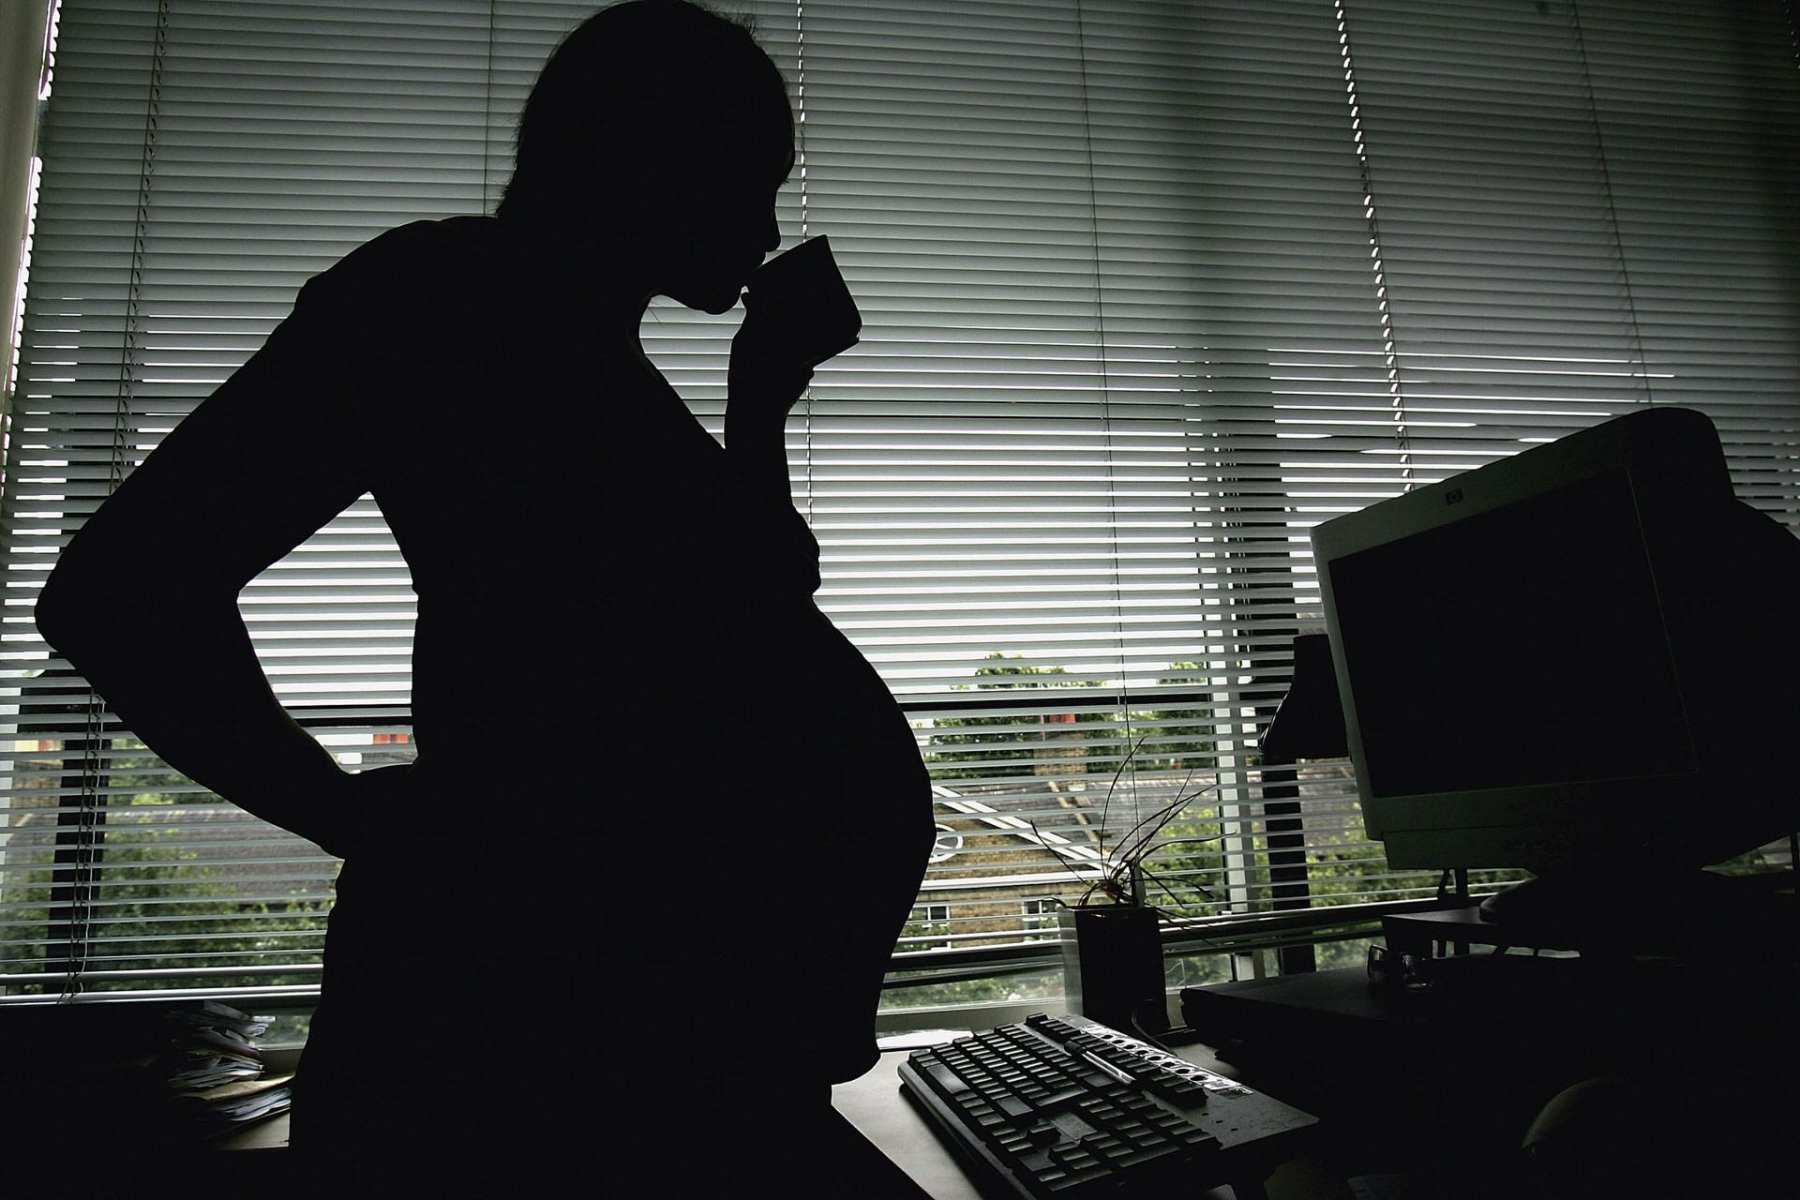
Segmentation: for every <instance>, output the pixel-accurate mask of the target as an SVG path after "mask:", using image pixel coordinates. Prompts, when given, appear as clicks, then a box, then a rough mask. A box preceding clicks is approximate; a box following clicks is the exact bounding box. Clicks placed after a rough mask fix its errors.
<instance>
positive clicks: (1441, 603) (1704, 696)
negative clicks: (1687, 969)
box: [1312, 407, 1800, 880]
mask: <svg viewBox="0 0 1800 1200" xmlns="http://www.w3.org/2000/svg"><path fill="white" fill-rule="evenodd" d="M1312 544H1313V551H1314V556H1315V560H1316V563H1317V566H1318V570H1319V575H1320V579H1321V583H1322V586H1323V591H1324V600H1325V618H1326V626H1327V630H1328V633H1329V635H1330V642H1331V654H1332V665H1333V667H1334V669H1335V672H1336V676H1337V683H1338V692H1339V696H1340V699H1341V700H1342V702H1343V706H1344V717H1345V727H1346V732H1347V733H1348V740H1349V748H1350V757H1351V760H1352V762H1353V763H1354V764H1355V768H1356V780H1357V788H1358V791H1359V794H1360V799H1361V802H1362V809H1363V817H1364V821H1365V824H1366V828H1367V830H1368V832H1369V834H1370V836H1372V837H1375V838H1379V839H1381V840H1382V841H1383V842H1384V843H1385V849H1386V853H1387V858H1388V862H1389V863H1390V865H1392V866H1395V867H1402V868H1415V867H1416V868H1449V867H1470V868H1488V867H1523V868H1526V869H1528V870H1531V871H1533V872H1535V873H1537V874H1539V875H1545V874H1555V873H1558V872H1569V873H1572V874H1573V873H1579V874H1580V875H1582V876H1583V877H1585V878H1588V879H1589V880H1594V879H1596V878H1597V879H1599V880H1611V879H1614V878H1615V877H1621V876H1623V874H1624V873H1625V872H1627V871H1630V872H1633V873H1635V875H1636V877H1637V878H1638V879H1640V880H1641V879H1644V878H1646V877H1647V876H1646V871H1647V869H1654V868H1662V869H1668V868H1698V867H1703V866H1706V865H1709V864H1714V863H1718V862H1721V861H1723V860H1725V859H1727V858H1730V857H1732V856H1734V855H1737V854H1740V853H1743V852H1744V851H1746V850H1750V849H1754V848H1755V847H1757V846H1760V845H1762V844H1764V843H1766V842H1768V841H1771V840H1774V839H1776V838H1779V837H1781V836H1782V835H1783V834H1785V833H1787V832H1789V831H1791V830H1793V829H1794V828H1795V827H1796V826H1797V825H1800V803H1797V797H1800V773H1797V772H1796V771H1795V770H1794V768H1793V767H1792V765H1791V764H1790V763H1789V761H1788V760H1789V757H1790V756H1789V753H1788V751H1789V747H1790V746H1791V745H1793V744H1794V743H1795V740H1796V738H1797V737H1800V619H1797V615H1796V607H1797V606H1800V539H1796V538H1795V537H1794V536H1793V535H1792V534H1791V533H1789V532H1788V530H1786V529H1785V528H1784V527H1783V526H1781V525H1780V524H1779V523H1778V522H1776V521H1774V520H1773V519H1771V518H1769V517H1767V516H1765V515H1764V514H1762V513H1760V512H1758V511H1757V510H1755V509H1753V508H1751V507H1750V506H1749V505H1747V504H1744V503H1742V502H1740V501H1739V500H1737V499H1736V498H1735V497H1734V496H1733V494H1732V487H1731V481H1730V476H1729V474H1728V473H1727V469H1726V465H1725V458H1724V454H1723V451H1722V450H1721V448H1720V445H1719V438H1718V433H1717V431H1716V430H1715V429H1714V427H1713V425H1712V422H1711V421H1710V420H1708V419H1707V417H1706V416H1704V415H1703V414H1701V413H1698V412H1695V411H1693V410H1688V409H1679V408H1666V407H1652V408H1645V409H1640V410H1638V411H1635V412H1633V413H1631V414H1630V415H1627V416H1623V417H1618V418H1615V419H1613V420H1610V421H1607V422H1605V423H1603V424H1600V425H1596V426H1593V427H1591V428H1588V429H1585V430H1582V431H1580V432H1578V433H1574V434H1571V435H1569V436H1568V437H1565V438H1562V439H1560V440H1559V441H1556V442H1554V443H1549V444H1546V445H1543V446H1539V447H1535V448H1533V449H1531V450H1527V451H1524V452H1522V453H1520V454H1518V455H1515V456H1513V457H1511V458H1507V459H1503V460H1501V461H1498V462H1495V463H1492V464H1490V465H1488V466H1485V467H1481V468H1479V469H1477V470H1473V471H1468V472H1465V473H1463V474H1461V475H1457V476H1454V477H1452V478H1450V479H1447V480H1445V481H1443V482H1441V483H1436V484H1431V485H1428V486H1424V487H1420V488H1418V489H1416V490H1414V491H1411V492H1408V493H1406V494H1404V495H1401V496H1397V497H1395V498H1393V499H1389V500H1384V501H1381V502H1379V503H1376V504H1373V505H1371V506H1369V507H1368V508H1365V509H1363V510H1362V511H1360V512H1355V513H1350V514H1347V515H1345V516H1341V517H1338V518H1335V519H1333V520H1331V521H1327V522H1325V523H1324V524H1322V525H1320V526H1318V527H1317V528H1316V529H1315V530H1314V531H1313V534H1312Z"/></svg>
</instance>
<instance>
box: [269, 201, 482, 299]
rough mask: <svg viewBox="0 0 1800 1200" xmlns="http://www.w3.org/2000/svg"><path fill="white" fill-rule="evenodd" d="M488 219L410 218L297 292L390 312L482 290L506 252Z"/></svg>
mask: <svg viewBox="0 0 1800 1200" xmlns="http://www.w3.org/2000/svg"><path fill="white" fill-rule="evenodd" d="M498 226H499V222H498V221H496V220H495V219H494V218H493V217H448V218H443V219H440V220H429V221H412V222H409V223H408V224H405V225H400V226H397V227H396V228H393V229H389V230H387V231H386V232H385V233H381V234H378V235H377V236H375V237H373V238H371V239H369V240H368V241H366V242H364V243H363V244H362V245H360V246H358V247H356V248H355V249H354V250H352V251H350V253H348V254H346V255H344V257H343V258H341V259H339V260H338V262H337V264H336V265H334V266H333V267H331V268H330V269H329V270H327V271H325V272H324V273H323V274H320V275H317V276H314V277H313V279H312V280H311V281H309V282H308V283H307V285H306V288H305V289H303V290H302V292H301V297H302V299H307V298H310V297H312V296H316V295H322V294H330V295H332V296H333V297H334V298H337V299H360V300H364V301H366V302H369V303H372V304H377V305H379V306H380V307H381V308H382V310H384V311H385V312H387V313H388V314H389V315H390V316H391V315H394V314H395V312H396V310H395V309H394V307H393V306H394V305H396V304H399V305H405V304H406V303H407V302H408V301H415V302H419V303H424V302H433V303H442V302H443V301H445V300H447V299H449V300H454V299H455V298H456V297H458V296H471V297H473V296H477V295H481V294H483V284H484V278H483V277H484V276H485V275H488V274H491V273H492V272H493V271H495V270H498V269H499V268H500V267H501V265H502V264H503V263H504V262H505V258H506V256H505V255H504V254H503V253H502V252H501V250H500V246H499V242H500V239H501V237H502V236H503V234H502V231H501V230H500V229H499V228H498Z"/></svg>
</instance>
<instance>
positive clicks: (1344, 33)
mask: <svg viewBox="0 0 1800 1200" xmlns="http://www.w3.org/2000/svg"><path fill="white" fill-rule="evenodd" d="M1332 8H1333V10H1334V12H1335V15H1336V17H1337V35H1338V51H1339V55H1340V57H1341V58H1342V60H1343V66H1344V100H1345V103H1347V104H1348V105H1349V106H1350V134H1351V138H1352V140H1353V141H1355V143H1356V169H1357V171H1358V173H1359V174H1360V175H1361V177H1362V189H1363V220H1364V221H1365V222H1367V223H1368V227H1369V261H1370V265H1371V267H1373V269H1374V271H1375V304H1376V311H1377V312H1378V313H1379V314H1380V317H1381V356H1382V366H1383V367H1384V368H1385V369H1386V371H1387V387H1388V397H1389V399H1388V408H1389V410H1390V412H1391V413H1392V415H1393V427H1394V444H1395V446H1397V447H1398V448H1399V450H1400V477H1401V479H1402V480H1403V481H1404V482H1403V486H1402V490H1404V491H1408V492H1410V491H1412V487H1413V468H1412V438H1411V435H1410V434H1409V433H1408V432H1407V428H1406V391H1405V389H1404V388H1403V387H1402V386H1401V380H1400V353H1399V349H1398V347H1397V346H1396V344H1395V342H1394V320H1393V316H1392V314H1391V313H1390V312H1389V311H1388V289H1387V264H1386V262H1385V261H1384V260H1383V257H1382V241H1381V217H1380V214H1378V213H1377V212H1376V211H1375V175H1374V172H1373V171H1372V170H1371V169H1370V167H1369V151H1368V148H1367V147H1366V146H1365V145H1364V144H1363V131H1362V100H1361V98H1360V97H1359V96H1358V95H1357V92H1356V65H1355V61H1354V58H1353V56H1352V55H1351V53H1350V17H1349V14H1348V13H1347V12H1345V11H1344V0H1333V2H1332Z"/></svg>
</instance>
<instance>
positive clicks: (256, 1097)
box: [158, 1000, 293, 1139]
mask: <svg viewBox="0 0 1800 1200" xmlns="http://www.w3.org/2000/svg"><path fill="white" fill-rule="evenodd" d="M169 1026H170V1035H171V1036H170V1044H169V1047H168V1049H167V1050H166V1051H165V1052H164V1053H163V1055H162V1056H161V1058H160V1067H159V1070H158V1074H159V1075H162V1076H163V1077H164V1078H165V1079H166V1080H167V1083H168V1088H169V1091H170V1092H171V1093H172V1094H173V1096H174V1101H175V1103H174V1113H173V1115H174V1118H175V1122H174V1123H175V1126H176V1132H177V1136H178V1137H179V1136H182V1135H184V1134H191V1135H193V1136H197V1137H199V1138H202V1139H206V1138H213V1137H218V1136H220V1135H222V1134H227V1133H231V1132H234V1131H236V1130H238V1129H242V1128H243V1127H244V1126H246V1125H249V1124H251V1123H253V1122H255V1121H261V1120H264V1119H265V1118H268V1117H273V1116H278V1115H279V1114H281V1113H284V1112H286V1111H287V1110H288V1107H289V1105H290V1103H291V1102H292V1097H293V1092H292V1089H291V1087H290V1086H289V1085H290V1083H291V1081H292V1079H293V1076H292V1075H278V1076H272V1077H268V1078H265V1077H264V1075H263V1072H264V1065H263V1059H262V1050H261V1049H260V1048H259V1047H258V1046H257V1044H256V1039H257V1038H259V1037H261V1036H262V1035H263V1034H264V1033H265V1032H267V1031H268V1028H269V1018H268V1017H252V1016H249V1015H248V1014H246V1013H242V1012H239V1011H238V1010H237V1009H235V1008H232V1007H231V1006H230V1005H228V1004H220V1003H219V1002H218V1001H216V1000H206V1001H202V1002H201V1003H200V1004H198V1005H195V1006H192V1007H187V1008H181V1009H177V1010H176V1011H174V1012H172V1013H170V1014H169Z"/></svg>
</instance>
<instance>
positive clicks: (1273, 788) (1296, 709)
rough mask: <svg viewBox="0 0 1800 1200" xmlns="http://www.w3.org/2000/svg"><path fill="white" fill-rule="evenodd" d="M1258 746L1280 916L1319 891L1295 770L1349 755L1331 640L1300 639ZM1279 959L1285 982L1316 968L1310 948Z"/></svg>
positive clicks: (1288, 949) (1285, 951) (1318, 636)
mask: <svg viewBox="0 0 1800 1200" xmlns="http://www.w3.org/2000/svg"><path fill="white" fill-rule="evenodd" d="M1257 746H1258V747H1259V748H1260V749H1261V751H1262V782H1263V789H1262V796H1263V829H1264V832H1265V834H1266V836H1267V838H1268V846H1269V890H1270V893H1271V894H1272V896H1273V901H1272V906H1273V907H1274V909H1275V910H1276V911H1278V912H1281V911H1286V910H1290V909H1302V908H1308V907H1310V906H1311V903H1312V888H1311V884H1310V882H1309V880H1308V878H1307V870H1306V828H1305V821H1304V819H1303V818H1302V817H1301V810H1300V782H1299V774H1298V772H1296V771H1295V770H1294V764H1295V763H1297V762H1299V761H1300V760H1301V759H1303V758H1344V757H1346V756H1348V755H1349V753H1350V739H1349V736H1348V735H1347V734H1346V733H1345V731H1344V707H1343V705H1342V704H1341V703H1340V702H1339V700H1338V687H1337V673H1336V671H1335V670H1334V669H1333V667H1332V665H1331V641H1330V638H1329V637H1327V635H1325V634H1323V633H1309V634H1302V635H1301V636H1300V637H1297V638H1295V639H1294V675H1293V679H1292V680H1291V681H1290V682H1289V684H1288V692H1287V695H1286V696H1284V697H1283V698H1282V701H1281V706H1280V707H1279V708H1277V709H1276V710H1275V719H1274V720H1272V721H1271V722H1269V728H1268V730H1267V731H1266V732H1265V733H1264V734H1263V735H1262V737H1261V738H1259V739H1257ZM1277 953H1278V954H1279V956H1280V959H1281V973H1282V974H1283V975H1295V974H1304V973H1305V972H1308V971H1311V970H1312V969H1313V968H1314V966H1315V965H1316V964H1315V959H1314V955H1313V948H1312V946H1310V945H1301V946H1283V947H1282V948H1281V949H1280V950H1279V951H1277Z"/></svg>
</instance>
